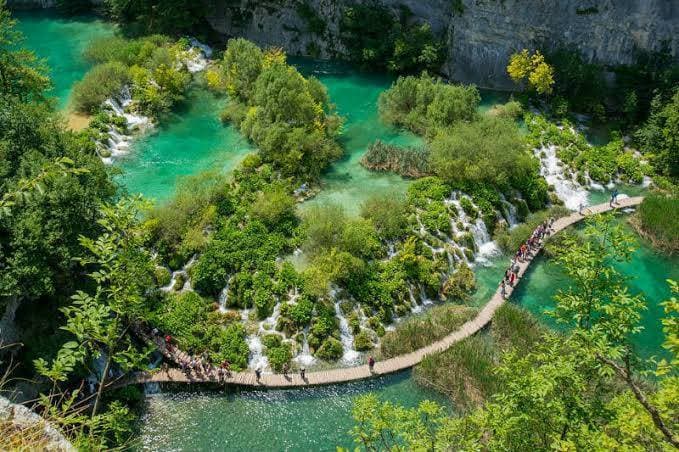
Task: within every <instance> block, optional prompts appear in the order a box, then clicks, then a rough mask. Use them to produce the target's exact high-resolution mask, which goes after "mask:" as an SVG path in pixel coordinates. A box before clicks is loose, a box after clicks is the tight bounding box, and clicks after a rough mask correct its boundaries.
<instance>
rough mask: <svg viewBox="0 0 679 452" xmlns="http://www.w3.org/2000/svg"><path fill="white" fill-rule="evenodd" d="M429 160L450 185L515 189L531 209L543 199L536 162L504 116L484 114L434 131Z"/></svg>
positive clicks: (514, 128)
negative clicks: (444, 129) (470, 120)
mask: <svg viewBox="0 0 679 452" xmlns="http://www.w3.org/2000/svg"><path fill="white" fill-rule="evenodd" d="M431 160H432V167H433V168H434V171H435V172H436V173H437V174H438V175H439V176H440V177H441V178H442V179H444V180H446V181H447V182H450V183H451V184H453V185H454V186H457V187H464V186H467V185H469V184H481V185H487V186H492V187H496V189H499V190H500V191H505V192H506V191H508V190H510V189H511V188H515V189H517V190H519V191H520V192H522V193H523V195H524V197H525V199H526V201H527V202H528V206H529V207H530V208H531V209H538V208H540V207H542V206H544V204H545V202H546V201H547V186H546V184H545V182H544V180H543V179H542V178H541V177H540V174H539V171H538V170H539V163H538V162H537V160H536V159H535V158H534V157H533V156H532V154H531V153H530V152H529V151H528V149H527V148H526V146H525V144H524V141H523V138H522V137H521V135H520V134H519V131H518V129H517V128H516V125H515V124H514V123H512V122H510V121H508V120H506V119H501V118H493V117H485V118H482V119H481V120H479V121H476V122H472V123H458V124H456V125H454V126H453V127H452V128H451V129H449V130H447V131H445V132H444V131H442V132H440V133H438V134H437V135H436V136H435V137H434V139H433V140H432V143H431Z"/></svg>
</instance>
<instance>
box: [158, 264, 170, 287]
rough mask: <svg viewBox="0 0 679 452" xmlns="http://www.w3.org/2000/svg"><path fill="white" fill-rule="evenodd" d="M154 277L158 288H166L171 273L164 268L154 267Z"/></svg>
mask: <svg viewBox="0 0 679 452" xmlns="http://www.w3.org/2000/svg"><path fill="white" fill-rule="evenodd" d="M154 276H155V278H156V283H157V284H158V285H159V286H160V287H164V286H167V285H168V284H170V281H171V280H172V273H170V270H168V269H167V268H165V267H156V269H155V274H154Z"/></svg>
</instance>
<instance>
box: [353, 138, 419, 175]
mask: <svg viewBox="0 0 679 452" xmlns="http://www.w3.org/2000/svg"><path fill="white" fill-rule="evenodd" d="M361 164H362V165H363V166H365V167H366V168H368V169H369V170H372V171H391V172H394V173H396V174H399V175H401V176H404V177H413V178H418V177H424V176H428V175H430V174H431V170H430V168H429V152H428V151H427V150H426V149H424V148H402V147H400V146H395V145H390V144H386V143H383V142H382V141H380V140H377V141H376V142H374V143H372V144H371V145H370V147H368V151H367V152H366V153H365V154H364V155H363V158H362V159H361Z"/></svg>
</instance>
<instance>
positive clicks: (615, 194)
mask: <svg viewBox="0 0 679 452" xmlns="http://www.w3.org/2000/svg"><path fill="white" fill-rule="evenodd" d="M617 203H618V189H617V188H615V189H613V193H611V204H610V205H611V207H613V204H617Z"/></svg>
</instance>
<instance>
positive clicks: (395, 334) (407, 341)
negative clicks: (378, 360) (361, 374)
mask: <svg viewBox="0 0 679 452" xmlns="http://www.w3.org/2000/svg"><path fill="white" fill-rule="evenodd" d="M476 313H477V310H476V309H475V308H471V307H468V306H459V305H453V304H449V305H442V306H435V307H433V308H431V309H429V310H428V311H426V312H425V313H424V314H422V315H418V316H415V317H411V318H408V319H405V320H403V321H402V322H400V323H399V324H397V325H396V327H395V329H394V330H393V331H388V332H387V333H386V334H385V335H384V336H383V337H382V341H381V344H380V349H379V350H380V355H381V356H382V357H384V358H391V357H393V356H398V355H403V354H405V353H409V352H412V351H414V350H417V349H418V348H422V347H424V346H425V345H428V344H431V343H432V342H435V341H437V340H439V339H441V338H443V337H445V336H446V335H448V334H450V333H451V332H453V331H455V330H456V329H458V328H459V327H460V326H462V325H463V324H464V323H465V322H467V321H468V320H471V319H472V318H474V316H475V315H476Z"/></svg>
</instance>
